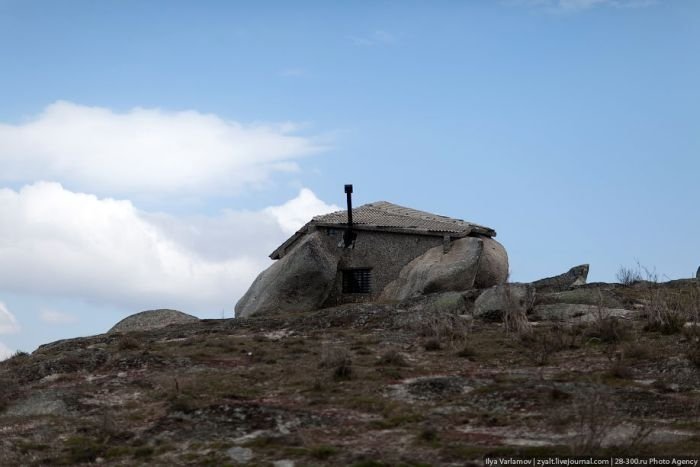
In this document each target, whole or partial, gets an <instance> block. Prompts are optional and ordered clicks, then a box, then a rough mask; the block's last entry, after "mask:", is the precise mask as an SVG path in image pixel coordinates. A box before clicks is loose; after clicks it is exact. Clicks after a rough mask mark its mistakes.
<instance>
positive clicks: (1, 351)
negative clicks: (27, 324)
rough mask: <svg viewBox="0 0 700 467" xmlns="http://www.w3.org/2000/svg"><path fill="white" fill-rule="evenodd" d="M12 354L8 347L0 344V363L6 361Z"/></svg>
mask: <svg viewBox="0 0 700 467" xmlns="http://www.w3.org/2000/svg"><path fill="white" fill-rule="evenodd" d="M14 354H15V353H14V352H13V351H12V350H10V348H9V347H8V346H6V345H5V344H3V343H2V342H0V361H2V360H6V359H8V358H10V357H11V356H13V355H14Z"/></svg>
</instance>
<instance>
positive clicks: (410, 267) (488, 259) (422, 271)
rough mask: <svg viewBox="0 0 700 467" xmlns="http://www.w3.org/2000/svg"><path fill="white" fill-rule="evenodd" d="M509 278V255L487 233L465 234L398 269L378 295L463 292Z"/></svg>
mask: <svg viewBox="0 0 700 467" xmlns="http://www.w3.org/2000/svg"><path fill="white" fill-rule="evenodd" d="M507 278H508V255H507V254H506V251H505V249H504V248H503V246H502V245H501V244H500V243H498V242H497V241H495V240H493V239H491V238H488V237H465V238H460V239H458V240H454V241H452V242H451V243H450V245H449V249H448V250H447V251H445V249H444V248H443V247H442V246H439V247H434V248H431V249H430V250H428V251H426V252H425V253H423V254H422V255H420V256H419V257H417V258H416V259H414V260H413V261H411V262H410V263H408V264H407V265H406V266H404V268H403V269H402V270H401V273H400V274H399V277H398V278H397V279H396V280H394V281H392V282H391V283H389V285H387V286H386V287H385V288H384V290H383V291H382V294H381V296H380V300H382V301H394V300H406V299H410V298H413V297H417V296H419V295H424V294H430V293H436V292H462V291H466V290H470V289H474V288H483V287H491V286H494V285H498V284H502V283H504V282H505V281H506V279H507Z"/></svg>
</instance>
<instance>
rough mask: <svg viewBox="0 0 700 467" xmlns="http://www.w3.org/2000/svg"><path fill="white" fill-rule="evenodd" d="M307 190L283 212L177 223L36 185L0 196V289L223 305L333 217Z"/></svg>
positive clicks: (151, 303)
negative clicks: (293, 239)
mask: <svg viewBox="0 0 700 467" xmlns="http://www.w3.org/2000/svg"><path fill="white" fill-rule="evenodd" d="M336 209H337V207H336V206H329V205H326V204H325V203H323V202H321V201H320V200H318V198H316V196H315V195H314V194H313V193H312V192H311V191H310V190H306V189H302V190H301V192H300V193H299V195H298V197H297V198H295V199H293V200H291V201H289V202H287V203H285V204H283V205H282V206H277V207H272V208H268V209H264V210H262V211H258V212H252V211H226V212H224V213H222V214H221V215H220V216H217V217H203V216H198V217H190V218H178V217H175V216H172V215H166V214H160V213H147V212H143V211H140V210H138V209H136V208H135V207H134V206H133V204H132V203H131V202H130V201H121V200H115V199H111V198H103V199H101V198H98V197H96V196H94V195H88V194H83V193H74V192H71V191H69V190H66V189H64V188H63V187H62V186H61V185H59V184H58V183H48V182H37V183H35V184H32V185H28V186H25V187H23V188H22V189H21V190H20V191H14V190H10V189H0V224H1V225H2V226H3V228H2V229H0V264H2V265H3V267H2V268H0V289H2V290H8V291H13V292H20V293H30V294H45V295H61V296H69V297H79V298H84V299H89V300H97V301H101V302H107V303H112V304H120V305H126V306H129V307H180V308H181V309H185V311H187V310H188V309H192V308H194V310H192V311H197V310H202V309H207V308H214V309H220V308H221V307H227V308H228V309H230V308H231V307H232V306H233V304H234V303H235V301H236V299H237V298H238V297H239V296H240V295H241V294H242V293H243V292H245V290H246V289H247V287H248V286H249V285H250V283H251V282H252V280H253V279H254V277H255V276H256V275H257V273H258V272H259V271H260V270H262V269H263V268H264V267H266V266H267V265H269V264H270V260H269V259H267V255H268V254H269V253H270V252H271V251H272V250H273V249H274V248H275V247H277V246H278V245H279V243H281V242H282V241H284V240H285V238H286V237H287V236H288V233H289V232H291V231H293V230H294V229H295V228H296V227H297V226H298V225H300V223H303V222H306V221H307V220H309V218H310V217H312V216H313V215H316V214H321V213H324V212H329V211H333V210H336Z"/></svg>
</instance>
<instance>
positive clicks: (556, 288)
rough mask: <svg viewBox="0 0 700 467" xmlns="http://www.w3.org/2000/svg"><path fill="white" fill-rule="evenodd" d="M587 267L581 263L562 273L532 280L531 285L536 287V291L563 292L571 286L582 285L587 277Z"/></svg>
mask: <svg viewBox="0 0 700 467" xmlns="http://www.w3.org/2000/svg"><path fill="white" fill-rule="evenodd" d="M588 269H589V266H588V264H581V265H580V266H574V267H573V268H571V269H569V270H568V271H567V272H565V273H564V274H559V275H558V276H553V277H546V278H544V279H540V280H537V281H534V282H532V285H533V286H534V287H535V289H537V292H563V291H565V290H569V289H571V288H572V287H576V286H579V285H584V284H585V283H586V279H587V278H588Z"/></svg>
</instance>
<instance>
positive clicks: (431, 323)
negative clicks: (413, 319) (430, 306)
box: [414, 313, 472, 350]
mask: <svg viewBox="0 0 700 467" xmlns="http://www.w3.org/2000/svg"><path fill="white" fill-rule="evenodd" d="M414 328H415V330H416V331H417V332H418V334H419V335H420V336H421V337H423V338H424V345H423V346H424V348H425V349H426V350H439V349H441V348H443V347H449V348H456V347H459V346H463V345H464V344H465V343H466V342H467V341H468V339H469V335H470V334H471V331H472V324H471V321H467V320H466V319H464V318H462V317H460V316H458V315H453V314H447V313H440V314H438V313H435V314H431V315H429V316H426V317H425V318H424V319H422V320H421V321H420V322H419V323H417V324H416V325H414Z"/></svg>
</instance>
